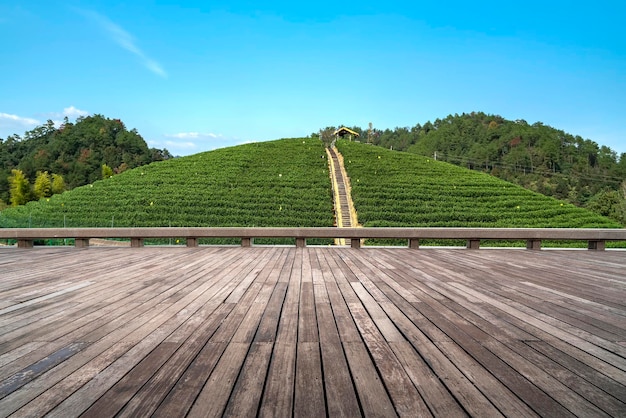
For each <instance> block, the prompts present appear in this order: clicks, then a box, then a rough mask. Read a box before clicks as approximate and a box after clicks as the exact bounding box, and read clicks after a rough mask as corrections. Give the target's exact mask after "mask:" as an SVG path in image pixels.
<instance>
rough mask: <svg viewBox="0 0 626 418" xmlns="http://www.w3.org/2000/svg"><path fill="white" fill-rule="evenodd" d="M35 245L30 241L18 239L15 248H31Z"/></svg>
mask: <svg viewBox="0 0 626 418" xmlns="http://www.w3.org/2000/svg"><path fill="white" fill-rule="evenodd" d="M34 245H35V243H34V241H33V240H32V239H18V240H17V248H33V246H34Z"/></svg>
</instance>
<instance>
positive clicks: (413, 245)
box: [409, 238, 420, 250]
mask: <svg viewBox="0 0 626 418" xmlns="http://www.w3.org/2000/svg"><path fill="white" fill-rule="evenodd" d="M419 247H420V240H419V238H410V239H409V248H410V249H412V250H417V249H418V248H419Z"/></svg>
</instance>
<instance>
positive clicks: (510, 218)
mask: <svg viewBox="0 0 626 418" xmlns="http://www.w3.org/2000/svg"><path fill="white" fill-rule="evenodd" d="M337 146H338V148H339V150H340V152H341V153H342V154H343V156H344V163H345V166H346V170H347V172H348V175H349V176H350V179H351V185H352V198H353V201H354V204H355V208H356V211H357V213H358V218H359V222H360V223H361V224H363V225H364V226H414V227H503V228H514V227H529V228H559V227H562V228H583V227H589V228H619V227H620V225H619V224H617V223H616V222H614V221H611V220H609V219H607V218H605V217H602V216H599V215H597V214H594V213H592V212H590V211H588V210H585V209H581V208H578V207H576V206H574V205H571V204H567V203H563V202H561V201H558V200H555V199H552V198H549V197H546V196H543V195H541V194H538V193H534V192H531V191H528V190H526V189H523V188H521V187H518V186H515V185H513V184H511V183H508V182H505V181H502V180H499V179H497V178H495V177H493V176H490V175H488V174H485V173H478V172H475V171H468V170H466V169H463V168H460V167H457V166H455V165H452V164H449V163H442V162H438V161H435V160H433V159H432V158H428V157H422V156H418V155H415V154H410V153H401V152H393V151H389V150H387V149H384V148H380V147H375V146H366V145H363V144H358V143H354V142H346V141H339V142H338V144H337Z"/></svg>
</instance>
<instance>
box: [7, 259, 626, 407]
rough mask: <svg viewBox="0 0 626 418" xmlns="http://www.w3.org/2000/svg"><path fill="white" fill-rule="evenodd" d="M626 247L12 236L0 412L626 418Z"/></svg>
mask: <svg viewBox="0 0 626 418" xmlns="http://www.w3.org/2000/svg"><path fill="white" fill-rule="evenodd" d="M26 254H28V257H26V256H25V255H26ZM623 254H624V252H623V251H604V252H587V251H560V250H557V251H555V250H549V251H545V250H544V251H535V252H528V251H525V250H485V251H475V252H468V251H464V250H448V249H421V250H420V251H415V250H409V249H392V248H377V249H372V248H367V249H360V250H355V249H350V248H346V247H343V248H327V247H305V248H286V247H251V248H240V247H222V248H220V247H197V248H185V247H181V248H151V247H144V248H137V249H132V248H126V249H121V248H119V249H118V248H112V247H111V248H95V247H92V248H89V249H86V250H74V249H68V248H36V249H33V250H23V251H18V250H15V249H6V250H5V249H2V248H0V417H5V416H8V415H10V414H12V415H13V416H15V417H19V416H28V417H30V416H43V415H46V414H50V416H68V415H69V416H77V415H80V414H85V415H89V416H97V415H98V414H100V415H101V416H111V415H114V414H117V415H118V416H120V417H130V416H136V415H137V414H141V415H154V416H163V417H165V416H168V417H169V416H185V415H187V414H188V413H190V412H191V415H196V414H198V415H203V416H204V415H205V414H206V415H209V416H211V415H213V416H219V415H222V414H227V415H233V416H234V415H252V416H254V415H257V414H258V415H261V416H294V415H298V414H302V415H304V414H307V413H311V414H315V415H322V416H324V415H330V416H358V415H364V416H396V415H411V416H415V415H428V414H433V415H435V416H464V415H466V414H467V415H471V416H500V415H501V414H504V415H514V416H533V415H535V414H537V415H560V416H567V415H593V416H622V415H625V414H626V360H624V359H625V358H626V356H625V353H626V348H625V347H626V343H625V341H626V340H625V337H626V322H624V321H622V319H623V318H624V317H626V276H624V274H623V272H624V271H625V270H626V258H624V256H623ZM572 255H575V256H574V257H573V256H572ZM85 282H91V284H90V285H88V286H84V287H80V288H75V286H77V285H80V284H81V283H85ZM67 289H72V290H70V291H67ZM25 302H26V303H25ZM20 304H21V305H20ZM67 347H76V350H69V351H68V350H65V351H64V348H67ZM57 354H58V355H57ZM4 395H6V396H4Z"/></svg>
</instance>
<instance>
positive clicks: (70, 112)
mask: <svg viewBox="0 0 626 418" xmlns="http://www.w3.org/2000/svg"><path fill="white" fill-rule="evenodd" d="M87 115H89V112H87V111H86V110H80V109H77V108H75V107H74V106H70V107H66V108H65V109H63V114H62V116H67V117H68V118H77V117H79V116H87Z"/></svg>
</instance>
